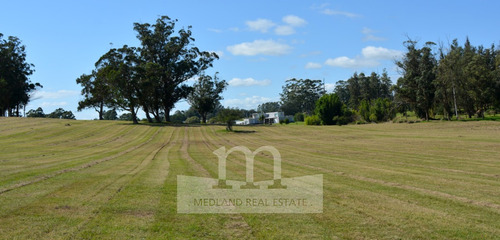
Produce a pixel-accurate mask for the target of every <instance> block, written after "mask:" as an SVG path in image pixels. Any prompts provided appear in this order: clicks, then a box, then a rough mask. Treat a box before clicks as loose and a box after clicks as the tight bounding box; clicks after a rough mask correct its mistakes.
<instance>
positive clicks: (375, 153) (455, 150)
mask: <svg viewBox="0 0 500 240" xmlns="http://www.w3.org/2000/svg"><path fill="white" fill-rule="evenodd" d="M222 129H224V126H210V125H208V126H193V127H190V126H158V125H157V126H150V125H146V124H140V125H132V124H128V123H126V122H116V121H71V120H54V119H26V118H0V238H2V239H71V238H75V239H96V238H97V239H142V238H145V239H495V238H498V236H500V230H499V229H500V122H497V121H453V122H445V121H433V122H421V123H419V124H406V123H402V124H393V123H384V124H364V125H347V126H340V127H339V126H305V125H302V124H294V123H293V124H289V125H274V126H254V127H246V126H235V129H236V130H240V132H238V133H227V132H225V131H221V130H222ZM239 145H242V146H246V147H248V148H249V149H251V150H255V149H257V148H258V147H260V146H264V145H270V146H274V147H275V148H277V149H278V150H279V151H280V153H281V156H282V159H283V163H282V175H283V177H284V178H290V177H300V176H304V175H313V174H323V181H324V188H323V213H315V214H249V213H245V214H178V213H177V201H176V197H177V195H176V194H177V182H176V181H177V175H189V176H198V177H211V178H217V171H218V159H217V157H216V156H215V155H214V154H212V152H213V151H214V150H216V149H218V148H220V147H222V146H225V147H226V148H230V147H233V146H239ZM231 156H232V157H231V158H229V159H228V164H227V171H228V179H234V180H241V181H244V179H245V161H244V158H243V156H242V155H241V154H240V155H238V154H234V155H231ZM272 170H273V161H272V158H271V156H270V155H269V154H259V155H258V156H257V157H256V162H255V173H254V175H255V180H256V181H261V180H269V179H272V177H273V172H272Z"/></svg>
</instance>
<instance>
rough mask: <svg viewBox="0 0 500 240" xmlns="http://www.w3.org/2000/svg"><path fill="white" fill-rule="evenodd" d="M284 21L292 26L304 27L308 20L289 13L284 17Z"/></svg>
mask: <svg viewBox="0 0 500 240" xmlns="http://www.w3.org/2000/svg"><path fill="white" fill-rule="evenodd" d="M282 20H283V22H284V23H286V24H288V25H290V26H292V27H302V26H304V25H306V24H307V22H306V20H304V19H302V18H300V17H297V16H294V15H287V16H284V17H283V19H282Z"/></svg>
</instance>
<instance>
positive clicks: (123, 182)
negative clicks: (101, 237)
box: [72, 128, 176, 238]
mask: <svg viewBox="0 0 500 240" xmlns="http://www.w3.org/2000/svg"><path fill="white" fill-rule="evenodd" d="M161 129H162V128H159V129H158V131H160V130H161ZM175 132H176V131H175V130H172V131H171V132H170V135H169V137H168V140H167V141H166V142H163V143H162V144H161V146H160V147H159V148H157V149H156V150H154V151H152V152H151V153H150V154H148V155H147V156H146V157H145V158H143V159H142V161H140V162H139V164H137V165H136V166H135V167H133V168H132V169H130V170H129V171H128V172H126V173H123V174H122V175H121V176H119V177H118V178H117V179H116V180H114V181H112V182H110V183H108V184H106V185H104V186H102V187H101V188H100V189H99V190H98V191H97V192H96V193H95V194H94V195H93V196H91V197H90V198H89V199H88V200H87V201H86V202H90V201H91V199H92V198H95V197H97V195H99V194H100V193H101V192H104V191H106V190H107V189H108V188H110V186H112V185H115V184H119V187H117V189H116V190H115V191H113V193H111V194H110V195H109V196H108V197H107V198H106V202H109V201H111V200H112V199H113V198H115V197H116V196H117V195H118V194H119V193H120V192H122V190H124V189H126V186H127V185H129V184H130V182H132V181H133V180H134V179H135V178H136V177H137V176H138V174H139V173H140V172H141V171H143V170H144V169H146V167H147V166H149V165H150V164H151V163H152V162H153V161H154V160H155V159H156V157H157V156H158V154H159V153H160V152H161V151H162V150H163V149H164V148H165V147H166V146H167V145H169V147H167V148H166V150H165V151H169V150H170V148H171V147H172V145H171V142H172V137H173V135H174V133H175ZM154 137H155V136H153V138H154ZM161 139H162V138H161ZM168 167H169V164H167V175H168ZM165 177H166V175H165ZM105 208H109V206H107V205H106V204H105V203H102V204H101V207H100V208H98V209H97V210H94V211H92V215H91V216H89V217H88V218H87V219H86V220H85V221H83V222H82V223H80V224H79V226H78V227H77V230H76V231H75V232H73V234H72V238H75V237H77V236H78V235H79V234H81V233H82V232H84V230H85V228H87V227H88V226H89V225H92V222H93V221H95V220H96V219H97V218H98V217H99V214H100V213H101V212H102V211H103V209H105Z"/></svg>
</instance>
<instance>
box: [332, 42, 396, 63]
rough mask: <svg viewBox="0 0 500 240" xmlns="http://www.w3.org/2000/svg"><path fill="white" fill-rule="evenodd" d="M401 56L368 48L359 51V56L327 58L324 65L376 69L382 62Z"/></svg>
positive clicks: (385, 49)
mask: <svg viewBox="0 0 500 240" xmlns="http://www.w3.org/2000/svg"><path fill="white" fill-rule="evenodd" d="M401 55H402V52H401V51H398V50H393V49H387V48H383V47H373V46H368V47H365V48H363V49H362V50H361V56H357V57H355V58H349V57H346V56H342V57H337V58H329V59H327V60H326V61H325V65H328V66H332V67H341V68H364V67H376V66H378V65H380V61H382V60H393V59H395V58H397V57H399V56H401Z"/></svg>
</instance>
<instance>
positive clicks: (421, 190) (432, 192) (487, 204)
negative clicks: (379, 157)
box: [262, 139, 500, 213]
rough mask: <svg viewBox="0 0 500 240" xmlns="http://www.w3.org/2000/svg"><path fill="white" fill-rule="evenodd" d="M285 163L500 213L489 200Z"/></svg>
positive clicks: (499, 209)
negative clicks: (486, 208) (479, 199)
mask: <svg viewBox="0 0 500 240" xmlns="http://www.w3.org/2000/svg"><path fill="white" fill-rule="evenodd" d="M262 141H268V140H267V139H262ZM288 151H289V152H294V151H293V150H288ZM301 153H302V154H303V152H301ZM314 157H316V158H317V157H320V156H314ZM321 158H324V159H330V158H326V157H321ZM287 163H288V164H292V165H296V166H299V167H307V168H309V169H315V170H319V171H323V172H328V173H332V174H335V175H341V176H344V177H349V178H351V179H355V180H358V181H364V182H370V183H377V184H380V185H384V186H389V187H395V188H400V189H405V190H411V191H416V192H419V193H422V194H427V195H433V196H435V197H440V198H445V199H449V200H456V201H458V202H462V203H466V204H472V205H475V206H479V207H488V208H490V209H492V210H493V211H495V212H497V213H500V205H499V204H495V203H491V202H486V201H478V200H473V199H469V198H466V197H461V196H456V195H452V194H448V193H444V192H440V191H436V190H429V189H424V188H420V187H414V186H410V185H405V184H401V183H395V182H389V181H384V180H379V179H374V178H369V177H364V176H359V175H354V174H347V173H345V172H341V171H332V170H329V169H325V168H322V167H315V166H312V165H308V164H303V163H300V162H287ZM363 168H368V169H375V170H380V171H384V170H385V169H383V168H374V167H366V166H363Z"/></svg>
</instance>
